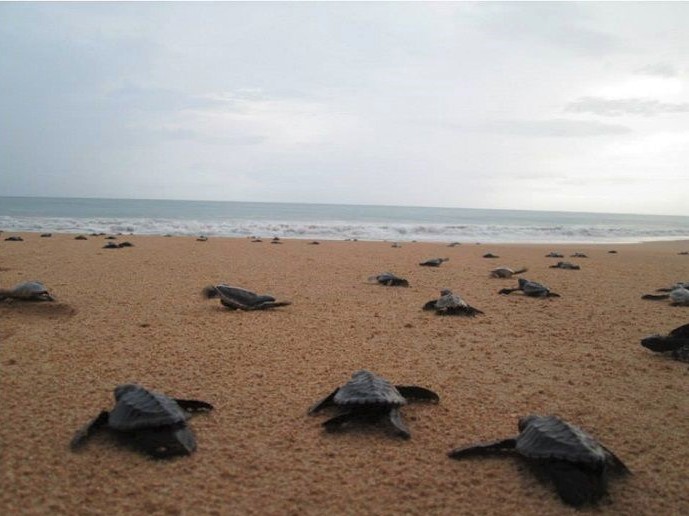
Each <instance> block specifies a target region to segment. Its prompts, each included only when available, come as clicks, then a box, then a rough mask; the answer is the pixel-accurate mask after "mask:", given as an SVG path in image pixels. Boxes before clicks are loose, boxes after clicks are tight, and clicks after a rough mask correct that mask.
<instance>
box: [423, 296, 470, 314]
mask: <svg viewBox="0 0 689 516" xmlns="http://www.w3.org/2000/svg"><path fill="white" fill-rule="evenodd" d="M423 309H424V310H429V311H430V310H433V311H435V313H436V315H468V316H470V317H474V316H475V315H477V314H482V313H483V312H482V311H481V310H479V309H477V308H474V307H473V306H469V303H467V302H466V301H464V299H462V297H461V296H459V295H457V294H453V293H452V291H451V290H449V289H443V290H441V291H440V297H439V298H438V299H433V300H431V301H429V302H428V303H426V304H425V305H423Z"/></svg>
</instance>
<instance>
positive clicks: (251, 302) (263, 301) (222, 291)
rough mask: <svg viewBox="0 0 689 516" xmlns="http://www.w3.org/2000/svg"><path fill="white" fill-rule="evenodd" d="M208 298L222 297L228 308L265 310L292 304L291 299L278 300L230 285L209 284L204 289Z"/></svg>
mask: <svg viewBox="0 0 689 516" xmlns="http://www.w3.org/2000/svg"><path fill="white" fill-rule="evenodd" d="M203 295H204V296H205V297H206V298H207V299H213V298H216V297H219V298H220V302H221V303H222V304H223V306H226V307H227V308H234V309H235V310H265V309H267V308H276V307H278V306H288V305H291V304H292V303H291V301H276V300H275V298H274V297H272V296H266V295H258V294H256V293H255V292H251V291H250V290H246V289H243V288H240V287H231V286H229V285H224V284H221V285H209V286H207V287H206V288H204V289H203Z"/></svg>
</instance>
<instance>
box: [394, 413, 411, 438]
mask: <svg viewBox="0 0 689 516" xmlns="http://www.w3.org/2000/svg"><path fill="white" fill-rule="evenodd" d="M388 419H389V420H390V423H391V424H392V426H393V427H394V428H395V434H396V435H398V436H400V437H402V438H404V439H409V438H411V432H410V431H409V429H408V428H407V427H406V425H405V424H404V422H403V421H402V414H401V413H400V411H399V409H397V408H392V409H390V414H389V415H388Z"/></svg>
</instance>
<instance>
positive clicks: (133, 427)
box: [70, 384, 213, 458]
mask: <svg viewBox="0 0 689 516" xmlns="http://www.w3.org/2000/svg"><path fill="white" fill-rule="evenodd" d="M210 410H213V405H211V404H210V403H206V402H205V401H198V400H185V399H176V398H170V397H168V396H166V395H165V394H162V393H159V392H156V391H149V390H148V389H145V388H143V387H141V386H139V385H135V384H125V385H118V386H117V387H115V406H114V407H113V409H112V410H110V411H106V410H104V411H102V412H101V413H100V414H99V415H98V416H97V417H96V418H95V419H93V420H92V421H91V422H89V423H88V424H87V425H86V426H84V427H83V428H81V429H80V430H78V431H77V432H76V434H75V435H74V437H73V438H72V441H71V442H70V447H71V449H72V450H73V451H76V450H78V449H79V448H81V447H82V446H83V445H84V444H85V443H86V441H87V440H88V439H89V438H90V437H91V436H92V435H93V434H94V433H96V432H97V431H99V430H102V429H107V430H110V431H111V432H113V433H114V434H116V435H117V436H118V437H119V438H121V439H122V441H124V442H126V443H128V444H130V445H132V446H133V447H135V448H137V449H139V450H140V451H142V452H144V453H146V454H148V455H151V456H153V457H155V458H166V457H173V456H175V455H189V454H191V453H192V452H193V451H194V450H195V449H196V438H195V437H194V434H193V433H192V431H191V429H190V428H189V427H188V426H187V419H189V417H191V414H190V413H192V412H199V411H210Z"/></svg>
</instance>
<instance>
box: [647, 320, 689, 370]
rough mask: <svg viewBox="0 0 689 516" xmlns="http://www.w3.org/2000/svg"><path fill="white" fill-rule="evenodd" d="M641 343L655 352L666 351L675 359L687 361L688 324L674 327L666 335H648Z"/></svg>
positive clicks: (688, 356) (688, 350)
mask: <svg viewBox="0 0 689 516" xmlns="http://www.w3.org/2000/svg"><path fill="white" fill-rule="evenodd" d="M641 345H642V346H643V347H645V348H647V349H650V350H651V351H655V352H656V353H667V354H669V355H670V356H671V357H672V358H674V359H675V360H679V361H680V362H689V324H684V325H682V326H679V327H678V328H675V329H674V330H672V331H671V332H670V333H668V334H667V335H650V336H649V337H645V338H643V339H641Z"/></svg>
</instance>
